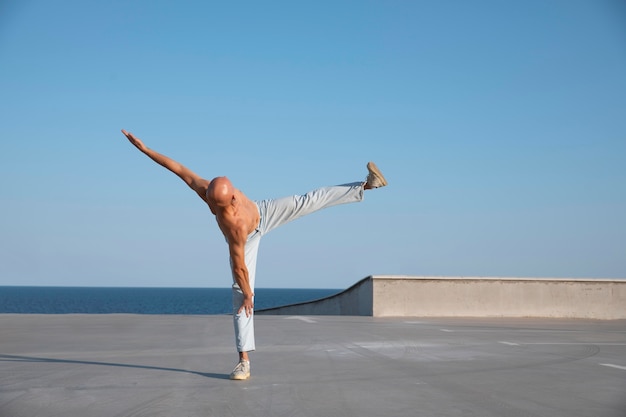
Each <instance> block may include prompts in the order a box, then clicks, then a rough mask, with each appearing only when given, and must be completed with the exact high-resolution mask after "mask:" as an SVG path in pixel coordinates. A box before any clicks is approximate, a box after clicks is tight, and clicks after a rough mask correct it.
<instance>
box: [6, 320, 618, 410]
mask: <svg viewBox="0 0 626 417" xmlns="http://www.w3.org/2000/svg"><path fill="white" fill-rule="evenodd" d="M256 323H257V335H258V337H257V347H258V351H257V352H255V353H254V354H253V356H252V373H253V374H252V379H251V380H249V381H244V382H236V381H230V380H229V379H228V374H229V372H230V370H231V369H232V367H233V366H234V365H235V362H236V355H235V354H234V352H233V347H232V339H233V336H232V324H231V320H230V318H229V317H227V316H145V315H144V316H139V315H0V417H38V416H42V417H55V416H59V417H74V416H76V417H100V416H101V417H115V416H128V417H130V416H132V417H138V416H150V417H158V416H176V417H193V416H218V417H229V416H237V417H246V416H273V417H280V416H311V417H320V416H321V417H323V416H328V417H343V416H350V417H368V416H376V417H392V416H425V417H436V416H446V417H453V416H476V417H492V416H493V417H496V416H497V417H508V416H514V417H522V416H524V417H535V416H546V417H560V416H563V417H576V416H580V417H583V416H584V417H605V416H606V417H609V416H615V417H617V416H619V417H624V416H626V321H624V320H619V321H584V320H554V319H417V318H415V319H412V318H395V319H380V318H371V317H330V316H323V317H318V316H307V317H298V316H293V317H290V316H258V317H257V318H256Z"/></svg>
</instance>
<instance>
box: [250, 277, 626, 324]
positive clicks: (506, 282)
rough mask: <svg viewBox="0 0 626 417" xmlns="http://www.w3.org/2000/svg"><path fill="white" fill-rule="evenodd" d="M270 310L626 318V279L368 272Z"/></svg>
mask: <svg viewBox="0 0 626 417" xmlns="http://www.w3.org/2000/svg"><path fill="white" fill-rule="evenodd" d="M256 314H272V315H349V316H373V317H410V316H413V317H555V318H588V319H602V320H609V319H624V318H626V280H624V279H614V280H609V279H562V278H483V277H415V276H397V275H396V276H394V275H386V276H381V275H378V276H374V275H371V276H368V277H366V278H364V279H362V280H360V281H359V282H357V283H356V284H354V285H353V286H351V287H350V288H348V289H347V290H345V291H343V292H341V293H339V294H336V295H333V296H331V297H327V298H324V299H321V300H316V301H311V302H307V303H300V304H293V305H288V306H283V307H277V308H272V309H266V310H260V311H257V312H256Z"/></svg>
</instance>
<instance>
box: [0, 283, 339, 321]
mask: <svg viewBox="0 0 626 417" xmlns="http://www.w3.org/2000/svg"><path fill="white" fill-rule="evenodd" d="M340 291H341V290H337V289H287V288H257V289H255V291H254V293H255V296H254V304H255V310H262V309H265V308H272V307H279V306H284V305H289V304H296V303H301V302H306V301H314V300H318V299H320V298H324V297H328V296H330V295H334V294H337V293H339V292H340ZM231 294H232V293H231V289H230V288H122V287H97V288H96V287H19V286H0V314H7V313H9V314H116V313H129V314H183V315H185V314H187V315H196V314H201V315H202V314H232V310H233V308H232V295H231Z"/></svg>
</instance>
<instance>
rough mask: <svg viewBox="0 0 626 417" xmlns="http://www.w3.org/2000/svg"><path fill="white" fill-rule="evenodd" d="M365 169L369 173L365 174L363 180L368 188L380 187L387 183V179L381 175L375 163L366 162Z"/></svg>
mask: <svg viewBox="0 0 626 417" xmlns="http://www.w3.org/2000/svg"><path fill="white" fill-rule="evenodd" d="M367 170H368V171H369V174H367V179H366V181H365V184H366V185H368V186H369V187H370V188H380V187H384V186H385V185H387V180H386V179H385V177H384V176H383V173H382V172H380V170H379V169H378V167H377V166H376V164H375V163H373V162H368V163H367Z"/></svg>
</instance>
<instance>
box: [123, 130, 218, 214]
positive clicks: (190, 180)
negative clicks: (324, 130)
mask: <svg viewBox="0 0 626 417" xmlns="http://www.w3.org/2000/svg"><path fill="white" fill-rule="evenodd" d="M122 133H123V134H124V136H126V137H127V138H128V140H129V141H130V143H132V144H133V145H135V147H136V148H137V149H139V150H140V151H141V152H143V153H144V154H146V155H147V156H148V157H149V158H150V159H152V160H153V161H154V162H156V163H157V164H159V165H161V166H162V167H164V168H166V169H168V170H169V171H171V172H173V173H174V174H176V175H177V176H178V177H179V178H180V179H181V180H183V181H184V182H185V184H187V185H188V186H189V188H191V189H192V190H194V191H195V192H196V193H197V194H198V196H199V197H200V198H201V199H202V200H203V201H204V202H207V199H206V190H207V188H208V186H209V183H210V181H208V180H205V179H204V178H201V177H200V176H198V175H197V174H196V173H195V172H193V171H192V170H190V169H189V168H187V167H186V166H184V165H182V164H180V163H178V162H176V161H174V160H173V159H172V158H169V157H167V156H165V155H162V154H160V153H158V152H157V151H155V150H153V149H150V148H148V147H147V146H146V145H144V143H143V142H142V141H141V139H139V138H138V137H136V136H135V135H133V134H132V133H130V132H127V131H125V130H124V129H122Z"/></svg>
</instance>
